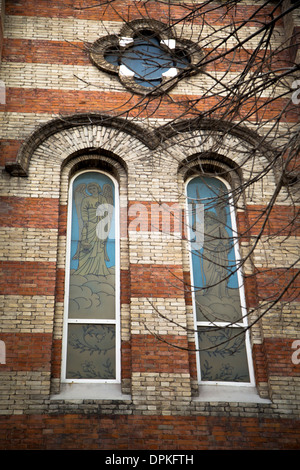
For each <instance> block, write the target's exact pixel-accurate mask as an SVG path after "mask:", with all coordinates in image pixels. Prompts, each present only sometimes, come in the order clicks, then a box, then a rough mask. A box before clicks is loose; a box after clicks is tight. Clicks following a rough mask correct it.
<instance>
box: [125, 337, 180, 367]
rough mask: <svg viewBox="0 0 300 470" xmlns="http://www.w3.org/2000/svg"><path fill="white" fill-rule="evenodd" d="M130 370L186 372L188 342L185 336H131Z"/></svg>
mask: <svg viewBox="0 0 300 470" xmlns="http://www.w3.org/2000/svg"><path fill="white" fill-rule="evenodd" d="M131 352H132V371H133V372H145V373H147V372H148V373H151V372H160V373H168V374H172V373H175V374H188V373H189V361H188V343H187V338H186V336H178V335H161V336H159V337H156V336H154V335H151V334H149V335H136V334H133V335H132V336H131Z"/></svg>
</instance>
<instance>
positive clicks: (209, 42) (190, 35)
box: [4, 15, 284, 49]
mask: <svg viewBox="0 0 300 470" xmlns="http://www.w3.org/2000/svg"><path fill="white" fill-rule="evenodd" d="M162 21H163V19H162ZM122 25H123V23H122V22H121V21H120V22H118V21H101V17H99V21H95V20H80V19H76V18H45V17H34V16H33V17H28V16H12V15H6V17H5V28H4V31H5V35H6V37H8V38H20V39H22V38H23V39H36V40H48V41H82V42H88V43H92V42H94V41H95V40H96V39H98V38H99V37H102V36H106V35H107V34H119V32H120V29H121V27H122ZM175 30H176V33H177V35H178V37H180V38H181V39H182V38H187V39H190V40H192V41H195V42H196V41H197V42H199V44H200V46H201V47H210V48H211V47H213V46H215V47H217V46H222V47H224V48H225V47H226V48H228V47H233V46H235V45H237V43H238V40H237V38H236V37H235V35H231V36H230V37H229V33H230V32H232V26H231V25H228V26H226V27H223V28H222V29H220V28H218V27H214V26H213V25H208V24H204V25H203V24H199V25H196V24H195V23H194V22H193V21H192V22H191V24H190V25H189V24H188V23H187V22H185V23H184V28H183V27H182V25H180V23H179V24H178V25H177V26H176V27H175ZM257 32H258V28H255V27H254V26H253V27H244V28H241V30H240V31H239V35H238V38H239V40H240V41H241V40H247V42H246V43H245V47H246V48H249V49H252V48H255V47H257V46H258V44H260V40H261V37H262V34H263V33H260V34H257ZM252 34H256V35H255V36H254V37H253V38H251V39H249V38H250V36H251V35H252ZM228 37H229V38H228ZM283 37H284V32H283V28H280V27H276V28H275V30H274V36H273V41H272V42H273V47H276V46H277V47H278V46H280V45H281V44H282V40H283ZM224 39H227V40H226V42H225V43H224ZM260 47H263V45H262V44H260Z"/></svg>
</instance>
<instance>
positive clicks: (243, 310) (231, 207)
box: [185, 173, 255, 387]
mask: <svg viewBox="0 0 300 470" xmlns="http://www.w3.org/2000/svg"><path fill="white" fill-rule="evenodd" d="M201 176H202V177H204V178H205V177H210V178H215V179H218V180H220V181H221V182H222V183H223V184H224V185H225V186H226V188H227V189H228V205H229V214H230V221H231V230H232V234H233V246H234V254H235V261H236V273H237V280H238V290H239V297H240V303H241V315H242V318H243V323H240V322H239V323H237V322H236V323H235V324H234V326H233V325H230V326H229V328H243V329H244V330H246V331H245V350H246V357H247V365H248V371H249V382H233V381H205V380H201V359H200V351H199V338H198V328H199V327H201V326H204V327H209V326H213V325H219V326H226V325H228V323H229V322H217V321H216V322H214V323H211V322H203V321H198V320H197V312H196V299H195V289H194V285H195V284H194V269H193V260H192V248H191V241H190V239H191V237H190V233H191V232H190V213H189V207H188V201H189V199H190V197H189V196H188V185H189V183H190V182H191V181H192V180H193V179H195V178H199V177H201ZM185 198H186V204H185V206H186V210H187V211H186V224H187V234H188V251H189V266H190V283H191V294H192V307H193V321H194V328H195V334H194V338H195V348H196V366H197V381H198V385H200V386H201V385H203V386H213V385H217V386H219V387H223V386H224V387H226V386H231V387H232V386H233V387H254V386H255V375H254V366H253V357H252V348H251V343H250V332H249V328H248V326H249V325H248V316H247V307H246V296H245V289H244V283H243V274H242V269H241V267H240V261H241V256H240V249H239V241H238V231H237V223H236V214H235V207H234V203H233V196H232V188H231V185H230V184H229V183H228V181H226V179H224V178H222V177H220V176H218V175H215V174H210V173H204V174H201V175H196V176H195V175H194V176H190V177H188V178H187V179H186V181H185Z"/></svg>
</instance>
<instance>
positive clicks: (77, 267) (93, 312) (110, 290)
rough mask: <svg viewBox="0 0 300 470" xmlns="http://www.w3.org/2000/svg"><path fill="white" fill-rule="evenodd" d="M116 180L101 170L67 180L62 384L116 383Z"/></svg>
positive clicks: (117, 287)
mask: <svg viewBox="0 0 300 470" xmlns="http://www.w3.org/2000/svg"><path fill="white" fill-rule="evenodd" d="M118 219H119V208H118V186H117V182H116V181H115V180H114V179H113V178H112V177H111V176H110V175H108V174H105V173H103V172H100V171H94V170H93V171H84V172H81V173H79V174H77V175H76V176H75V177H74V178H73V179H72V181H71V184H70V192H69V206H68V231H67V258H66V290H65V322H64V341H63V373H62V379H63V381H64V382H82V381H84V382H87V381H88V382H99V381H100V382H112V383H113V382H119V381H120V331H119V330H120V326H119V323H120V322H119V233H118V232H119V228H118V226H119V220H118Z"/></svg>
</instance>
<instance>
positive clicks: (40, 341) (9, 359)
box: [0, 333, 52, 371]
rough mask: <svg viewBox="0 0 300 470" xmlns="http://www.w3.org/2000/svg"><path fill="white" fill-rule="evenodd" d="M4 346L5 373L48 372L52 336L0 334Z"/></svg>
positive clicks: (40, 334) (2, 368)
mask: <svg viewBox="0 0 300 470" xmlns="http://www.w3.org/2000/svg"><path fill="white" fill-rule="evenodd" d="M0 339H1V340H2V341H4V342H5V345H6V364H2V365H1V370H5V371H21V370H22V371H50V367H51V348H52V334H50V333H0Z"/></svg>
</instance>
